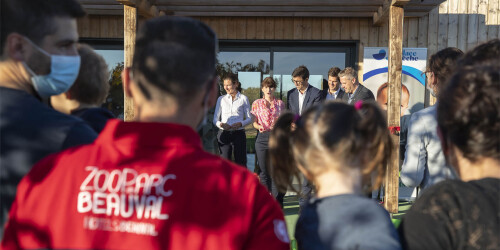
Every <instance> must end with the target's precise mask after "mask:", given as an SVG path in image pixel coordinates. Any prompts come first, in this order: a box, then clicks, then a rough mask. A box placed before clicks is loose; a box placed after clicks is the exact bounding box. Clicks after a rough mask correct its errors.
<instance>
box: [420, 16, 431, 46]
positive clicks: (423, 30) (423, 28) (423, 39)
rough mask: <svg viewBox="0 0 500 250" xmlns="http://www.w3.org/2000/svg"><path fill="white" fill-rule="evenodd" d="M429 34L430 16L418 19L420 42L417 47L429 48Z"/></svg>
mask: <svg viewBox="0 0 500 250" xmlns="http://www.w3.org/2000/svg"><path fill="white" fill-rule="evenodd" d="M428 33H429V16H424V17H421V18H418V41H417V47H419V48H425V47H427V37H428Z"/></svg>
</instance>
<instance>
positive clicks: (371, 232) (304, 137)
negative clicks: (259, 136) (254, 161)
mask: <svg viewBox="0 0 500 250" xmlns="http://www.w3.org/2000/svg"><path fill="white" fill-rule="evenodd" d="M292 123H295V124H296V128H295V129H293V130H292V128H291V124H292ZM269 151H270V154H271V159H272V165H273V169H272V171H273V178H274V181H275V182H276V186H277V187H278V189H279V190H281V191H284V190H286V189H288V188H290V189H291V190H294V191H298V190H296V188H295V187H294V186H293V185H292V180H293V177H295V178H297V179H299V180H300V175H301V174H303V175H304V176H305V177H306V178H307V179H308V180H309V181H310V182H311V183H313V184H314V187H315V191H316V196H317V197H316V198H312V199H311V200H310V201H309V202H308V203H307V204H306V205H305V207H304V208H303V209H302V212H301V214H300V217H299V220H298V221H297V226H296V231H295V238H296V239H297V242H298V247H299V249H400V245H399V239H398V236H397V233H396V230H395V228H394V226H393V225H392V223H391V220H390V218H389V214H388V213H387V211H386V210H385V209H384V208H383V207H381V206H380V205H378V204H377V202H375V201H374V200H371V199H369V198H366V197H364V196H363V192H365V191H366V190H364V187H366V185H365V184H367V183H368V182H369V180H370V179H371V176H372V175H373V176H376V178H375V181H374V184H375V185H373V188H378V186H380V184H381V183H382V180H383V177H384V175H385V166H386V164H387V163H388V161H389V158H390V156H391V153H392V141H391V138H390V133H389V130H388V128H387V121H386V118H385V116H384V114H383V113H382V111H381V110H380V108H379V107H378V105H377V104H376V103H374V102H363V101H359V102H357V103H356V104H355V105H348V104H345V103H343V102H339V101H333V102H325V103H324V104H322V105H317V106H314V107H312V108H310V109H308V110H307V111H305V112H304V113H303V115H302V116H300V117H298V116H297V115H294V114H292V113H285V114H283V115H282V116H281V117H280V118H279V119H278V121H277V122H276V125H275V127H274V130H273V131H272V133H271V138H270V140H269Z"/></svg>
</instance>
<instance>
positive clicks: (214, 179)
mask: <svg viewBox="0 0 500 250" xmlns="http://www.w3.org/2000/svg"><path fill="white" fill-rule="evenodd" d="M0 7H1V8H0V11H1V15H0V21H1V23H2V25H1V27H0V30H1V33H0V44H1V45H2V46H1V47H0V49H1V56H0V115H1V120H0V130H1V137H0V174H1V175H0V177H1V178H0V187H1V189H0V192H1V193H0V194H1V196H0V198H1V204H0V205H1V209H2V217H1V218H2V221H1V223H2V228H4V229H5V231H4V233H3V234H2V235H1V236H2V239H1V243H0V248H1V249H6V250H7V249H278V250H288V249H289V248H290V238H289V236H288V232H287V227H286V223H285V220H284V216H283V211H282V209H280V207H279V204H278V202H276V200H275V198H274V197H272V196H271V195H269V193H270V192H273V191H272V189H273V187H272V186H273V184H274V186H275V189H276V190H277V191H276V192H275V195H279V192H281V194H283V193H284V192H285V191H286V190H287V189H294V188H295V187H294V186H293V185H292V177H296V178H298V179H299V180H300V179H301V178H302V176H303V177H305V181H304V183H306V182H308V183H310V184H305V185H304V188H301V189H306V188H307V187H308V188H310V189H314V190H315V197H314V198H311V199H309V200H308V201H307V202H305V204H304V205H303V207H302V212H301V215H300V218H299V221H298V222H297V228H296V234H295V238H296V239H297V242H298V245H299V248H300V249H400V248H401V247H404V248H407V249H498V248H499V246H500V242H499V238H498V235H499V231H500V230H499V227H498V225H499V224H500V223H499V222H500V217H499V214H498V211H500V202H499V200H498V194H499V192H500V191H499V187H500V174H499V173H500V154H499V152H500V150H499V148H500V146H499V145H500V139H499V137H498V135H499V134H500V110H499V108H500V103H499V100H500V91H499V89H500V68H499V65H500V61H499V59H498V58H500V46H498V44H500V41H498V40H495V41H492V42H491V43H487V44H484V45H480V46H478V47H477V48H475V49H473V50H471V51H469V52H467V53H466V54H465V55H463V56H462V57H461V59H460V63H457V65H456V66H455V67H454V68H453V69H452V70H451V71H450V72H452V74H451V75H452V76H450V77H447V79H446V80H443V81H441V82H440V83H441V84H440V86H439V94H438V106H437V111H436V118H437V129H438V131H439V132H437V133H438V136H439V138H440V141H441V144H442V153H443V155H444V157H445V160H446V161H447V162H448V163H449V164H450V165H451V166H452V167H453V169H454V170H455V172H456V173H457V175H458V177H459V178H460V179H461V180H453V181H448V180H446V181H442V182H440V183H438V184H436V185H434V186H432V187H429V188H428V189H427V190H426V191H425V192H424V194H423V195H422V197H420V198H419V199H418V200H417V202H416V203H415V204H414V205H413V207H412V208H411V210H410V211H409V212H408V214H407V215H406V216H405V217H404V219H403V221H402V224H401V226H400V227H399V228H398V233H397V232H396V229H395V228H394V227H393V225H392V224H391V221H390V218H389V214H388V213H387V211H385V210H384V209H383V208H382V207H381V206H379V204H377V203H376V202H375V201H373V200H370V199H367V198H366V197H364V196H363V193H364V191H365V189H366V188H367V186H366V183H368V182H371V183H372V185H371V186H370V187H368V188H377V186H379V185H380V183H381V182H382V180H383V178H384V176H385V166H386V163H387V161H388V160H389V159H390V157H391V150H392V148H393V145H392V140H391V137H390V132H389V130H388V128H387V122H386V117H385V115H384V113H383V111H382V110H381V109H380V108H379V106H378V105H377V104H376V103H375V102H373V94H372V93H371V92H369V91H367V90H366V89H365V88H364V87H363V86H362V85H360V84H359V82H358V81H357V79H356V75H355V72H354V70H352V69H350V68H346V69H344V70H342V71H338V70H336V69H332V70H331V72H337V71H338V75H337V76H335V74H336V73H334V74H333V75H330V74H329V80H330V79H331V81H330V82H329V86H330V87H329V89H328V90H327V91H323V92H322V91H320V90H318V89H316V88H314V87H312V86H311V85H310V84H309V83H308V80H309V72H308V70H307V69H306V68H305V67H303V66H301V67H298V68H297V69H295V70H294V72H293V73H292V79H293V82H294V84H295V86H296V89H293V90H290V91H289V92H288V94H287V104H286V109H285V105H284V104H283V102H282V101H281V100H277V99H275V97H274V95H273V93H274V91H275V89H276V83H275V82H274V81H273V79H272V78H266V79H264V81H263V82H262V85H261V89H262V92H263V93H264V98H262V99H259V100H257V101H255V102H254V103H253V104H252V105H251V106H250V104H249V102H248V98H246V97H245V96H244V95H241V93H240V92H239V90H238V82H237V79H235V78H234V77H231V76H230V77H229V78H227V79H223V81H224V87H225V89H226V91H227V93H228V95H227V96H223V97H220V98H219V99H217V98H218V90H219V79H218V76H217V75H216V74H215V70H214V69H215V66H216V56H217V49H216V48H217V44H218V40H217V37H216V34H215V33H214V31H213V30H212V29H210V28H209V27H208V26H207V25H206V24H204V23H202V22H200V21H198V20H195V19H191V18H184V17H172V16H162V17H157V18H152V19H149V20H147V21H145V22H144V24H143V26H142V27H141V28H140V29H139V30H138V34H137V40H136V43H135V48H134V51H135V52H134V57H133V60H132V65H131V67H127V68H125V69H124V71H123V73H122V81H123V88H124V93H125V95H127V96H128V97H129V98H131V99H132V100H133V102H134V105H135V113H134V114H135V120H134V121H129V122H124V121H120V120H117V119H112V120H110V121H108V122H107V123H106V125H105V126H104V128H103V129H102V130H100V129H101V128H100V127H96V128H94V129H93V128H91V127H90V126H89V125H88V122H85V121H84V120H82V119H80V118H77V117H76V115H75V116H70V115H67V114H64V113H61V112H58V111H56V110H55V109H54V108H56V106H59V105H57V104H55V106H54V107H50V106H48V105H47V103H49V99H52V97H55V96H58V95H63V96H59V97H61V99H62V100H56V99H59V98H54V103H57V102H59V101H62V102H65V100H64V99H68V100H69V103H70V104H63V105H62V106H61V107H63V109H61V110H60V111H62V112H65V110H64V107H67V106H68V105H71V107H72V108H70V109H71V110H69V113H71V114H74V113H73V111H75V110H80V111H85V110H86V111H89V112H90V113H96V110H95V109H93V108H91V107H92V103H93V102H94V101H96V100H97V101H99V102H100V101H102V98H96V100H85V99H79V98H78V97H77V96H78V94H77V92H78V91H76V89H78V88H79V87H75V89H73V90H71V87H72V85H73V84H74V82H75V80H76V79H77V77H78V75H79V74H81V72H80V71H79V69H80V63H81V62H83V61H82V60H84V59H83V58H84V56H83V54H84V53H85V52H83V51H81V52H80V51H79V48H78V46H77V41H78V33H77V29H76V18H77V17H82V16H83V15H85V12H84V11H83V8H82V6H81V5H80V4H79V3H78V2H77V1H76V0H44V1H39V0H2V1H1V2H0ZM80 53H81V54H80ZM430 69H431V71H429V74H428V78H429V79H430V80H431V82H433V83H434V81H433V80H432V79H433V77H439V74H440V72H441V71H437V70H434V68H430ZM79 72H80V73H79ZM84 76H86V75H85V74H84ZM339 82H340V83H341V85H342V89H340V86H339ZM443 83H444V84H443ZM75 91H76V92H75ZM64 93H66V94H64ZM443 93H446V94H443ZM333 98H335V99H336V100H335V101H327V102H322V100H324V99H333ZM77 99H78V101H79V102H80V104H76V103H74V101H73V100H77ZM337 99H341V101H337ZM68 100H66V101H68ZM216 103H219V104H218V105H217V106H218V109H219V110H218V111H217V114H218V115H217V119H216V120H215V121H214V123H215V124H216V125H217V126H218V127H219V128H221V131H219V132H220V133H219V138H221V139H220V140H221V141H222V143H221V148H222V149H221V151H222V152H225V154H226V155H227V154H229V155H230V154H231V150H233V149H232V147H231V144H234V142H235V141H237V140H242V138H243V137H242V135H243V136H244V131H242V128H243V127H244V126H245V125H248V124H250V123H252V124H253V125H254V126H255V128H257V129H258V130H259V136H260V139H259V138H258V139H257V142H258V144H259V145H258V147H257V148H259V151H260V152H258V155H259V157H260V159H259V161H261V160H262V159H267V158H270V162H271V163H272V165H271V166H272V167H270V166H268V165H267V164H268V162H267V161H264V162H263V163H262V164H263V165H266V167H265V168H267V169H266V170H267V172H266V173H265V174H264V175H266V176H264V175H263V176H262V177H264V178H261V180H260V181H265V182H266V183H264V184H265V185H261V184H260V183H259V180H258V179H257V178H255V177H254V176H253V175H252V173H250V172H249V171H247V170H246V169H244V168H242V167H241V166H239V165H237V164H234V163H232V162H230V161H228V160H225V159H222V158H221V157H218V156H216V155H213V154H210V153H208V152H206V151H204V150H203V148H202V146H201V142H200V137H199V135H198V134H197V133H196V130H199V128H200V127H202V125H203V123H204V122H205V121H206V116H207V111H208V110H209V109H210V108H211V107H213V106H215V105H216ZM226 106H227V107H229V108H230V109H228V110H226V109H225V108H224V107H226ZM250 107H251V108H250ZM285 110H288V111H289V112H288V111H285ZM66 112H68V111H67V110H66ZM84 113H85V112H84ZM97 113H98V112H97ZM235 114H238V115H237V117H234V116H235ZM240 115H242V116H241V117H240ZM252 116H254V117H256V118H255V119H247V118H250V117H252ZM81 117H82V118H83V119H85V118H84V117H86V116H81ZM219 119H220V120H219ZM98 132H99V133H98ZM96 137H97V138H96ZM228 145H229V146H228ZM240 149H241V148H240ZM235 155H238V157H239V156H240V153H236V152H235ZM239 160H241V162H242V163H244V160H243V159H242V158H239ZM269 175H270V176H272V181H269V180H270V179H269ZM266 178H267V179H266ZM296 191H299V190H296ZM301 192H303V193H306V194H307V192H308V191H307V190H306V191H302V190H301ZM4 225H5V227H4Z"/></svg>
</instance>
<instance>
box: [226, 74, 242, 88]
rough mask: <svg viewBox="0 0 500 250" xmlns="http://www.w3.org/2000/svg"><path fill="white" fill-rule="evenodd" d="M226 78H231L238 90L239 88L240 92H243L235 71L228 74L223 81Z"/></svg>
mask: <svg viewBox="0 0 500 250" xmlns="http://www.w3.org/2000/svg"><path fill="white" fill-rule="evenodd" d="M225 80H229V81H231V82H232V83H233V85H234V84H236V90H238V91H239V92H240V93H241V90H242V88H241V82H240V81H238V75H237V74H234V73H229V74H227V75H226V76H225V77H224V78H223V79H222V81H225Z"/></svg>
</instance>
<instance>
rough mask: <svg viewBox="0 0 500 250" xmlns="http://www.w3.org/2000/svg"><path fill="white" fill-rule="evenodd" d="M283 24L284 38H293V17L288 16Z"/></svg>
mask: <svg viewBox="0 0 500 250" xmlns="http://www.w3.org/2000/svg"><path fill="white" fill-rule="evenodd" d="M283 26H284V33H283V39H286V40H291V39H293V38H294V34H293V31H294V23H293V19H291V18H286V19H285V20H284V22H283Z"/></svg>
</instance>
